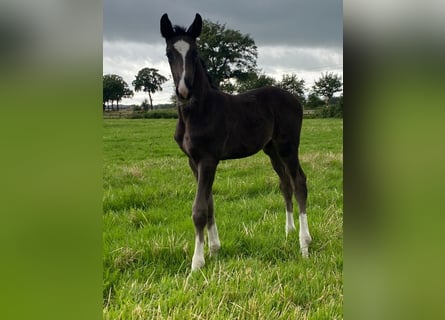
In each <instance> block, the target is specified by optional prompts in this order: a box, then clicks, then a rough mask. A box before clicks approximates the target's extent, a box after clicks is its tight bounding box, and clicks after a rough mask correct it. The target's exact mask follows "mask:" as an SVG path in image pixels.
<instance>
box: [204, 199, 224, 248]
mask: <svg viewBox="0 0 445 320" xmlns="http://www.w3.org/2000/svg"><path fill="white" fill-rule="evenodd" d="M208 210H209V211H208V214H207V231H208V234H209V249H210V255H211V256H213V255H216V253H217V252H218V250H219V249H220V248H221V242H220V241H219V236H218V228H217V227H216V221H215V213H214V211H213V195H212V192H210V197H209V209H208Z"/></svg>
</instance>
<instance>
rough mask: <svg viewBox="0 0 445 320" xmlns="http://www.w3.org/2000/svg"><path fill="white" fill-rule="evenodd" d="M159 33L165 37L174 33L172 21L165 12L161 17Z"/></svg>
mask: <svg viewBox="0 0 445 320" xmlns="http://www.w3.org/2000/svg"><path fill="white" fill-rule="evenodd" d="M161 34H162V36H163V37H164V38H165V39H168V38H171V37H172V36H173V35H174V31H173V26H172V23H171V22H170V19H169V18H168V15H167V14H166V13H164V15H163V16H162V18H161Z"/></svg>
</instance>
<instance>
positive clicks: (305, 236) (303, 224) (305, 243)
mask: <svg viewBox="0 0 445 320" xmlns="http://www.w3.org/2000/svg"><path fill="white" fill-rule="evenodd" d="M299 220H300V233H299V237H300V249H301V254H302V255H303V257H305V258H307V257H308V256H309V250H308V248H309V244H310V243H311V242H312V237H311V235H310V233H309V225H308V223H307V215H306V213H301V214H300V215H299Z"/></svg>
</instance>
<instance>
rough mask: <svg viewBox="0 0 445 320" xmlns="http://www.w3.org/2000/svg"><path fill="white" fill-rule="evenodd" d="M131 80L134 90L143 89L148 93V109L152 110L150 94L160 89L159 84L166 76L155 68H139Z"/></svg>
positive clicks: (165, 79)
mask: <svg viewBox="0 0 445 320" xmlns="http://www.w3.org/2000/svg"><path fill="white" fill-rule="evenodd" d="M135 78H136V79H135V80H134V81H133V83H132V84H133V86H134V90H135V91H144V92H147V93H148V97H149V98H150V109H151V110H153V99H152V98H151V94H152V93H155V92H156V91H162V87H161V85H162V84H163V83H164V82H165V81H167V78H166V77H164V76H163V75H161V74H159V73H158V70H157V69H153V68H143V69H141V70H139V72H138V74H137V75H136V77H135Z"/></svg>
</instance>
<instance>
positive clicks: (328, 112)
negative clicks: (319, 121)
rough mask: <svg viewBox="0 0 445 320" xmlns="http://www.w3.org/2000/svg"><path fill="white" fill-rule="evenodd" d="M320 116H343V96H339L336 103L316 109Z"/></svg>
mask: <svg viewBox="0 0 445 320" xmlns="http://www.w3.org/2000/svg"><path fill="white" fill-rule="evenodd" d="M318 117H320V118H343V96H341V97H339V98H338V100H337V104H334V105H330V106H327V107H324V108H322V109H321V110H320V111H318Z"/></svg>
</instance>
